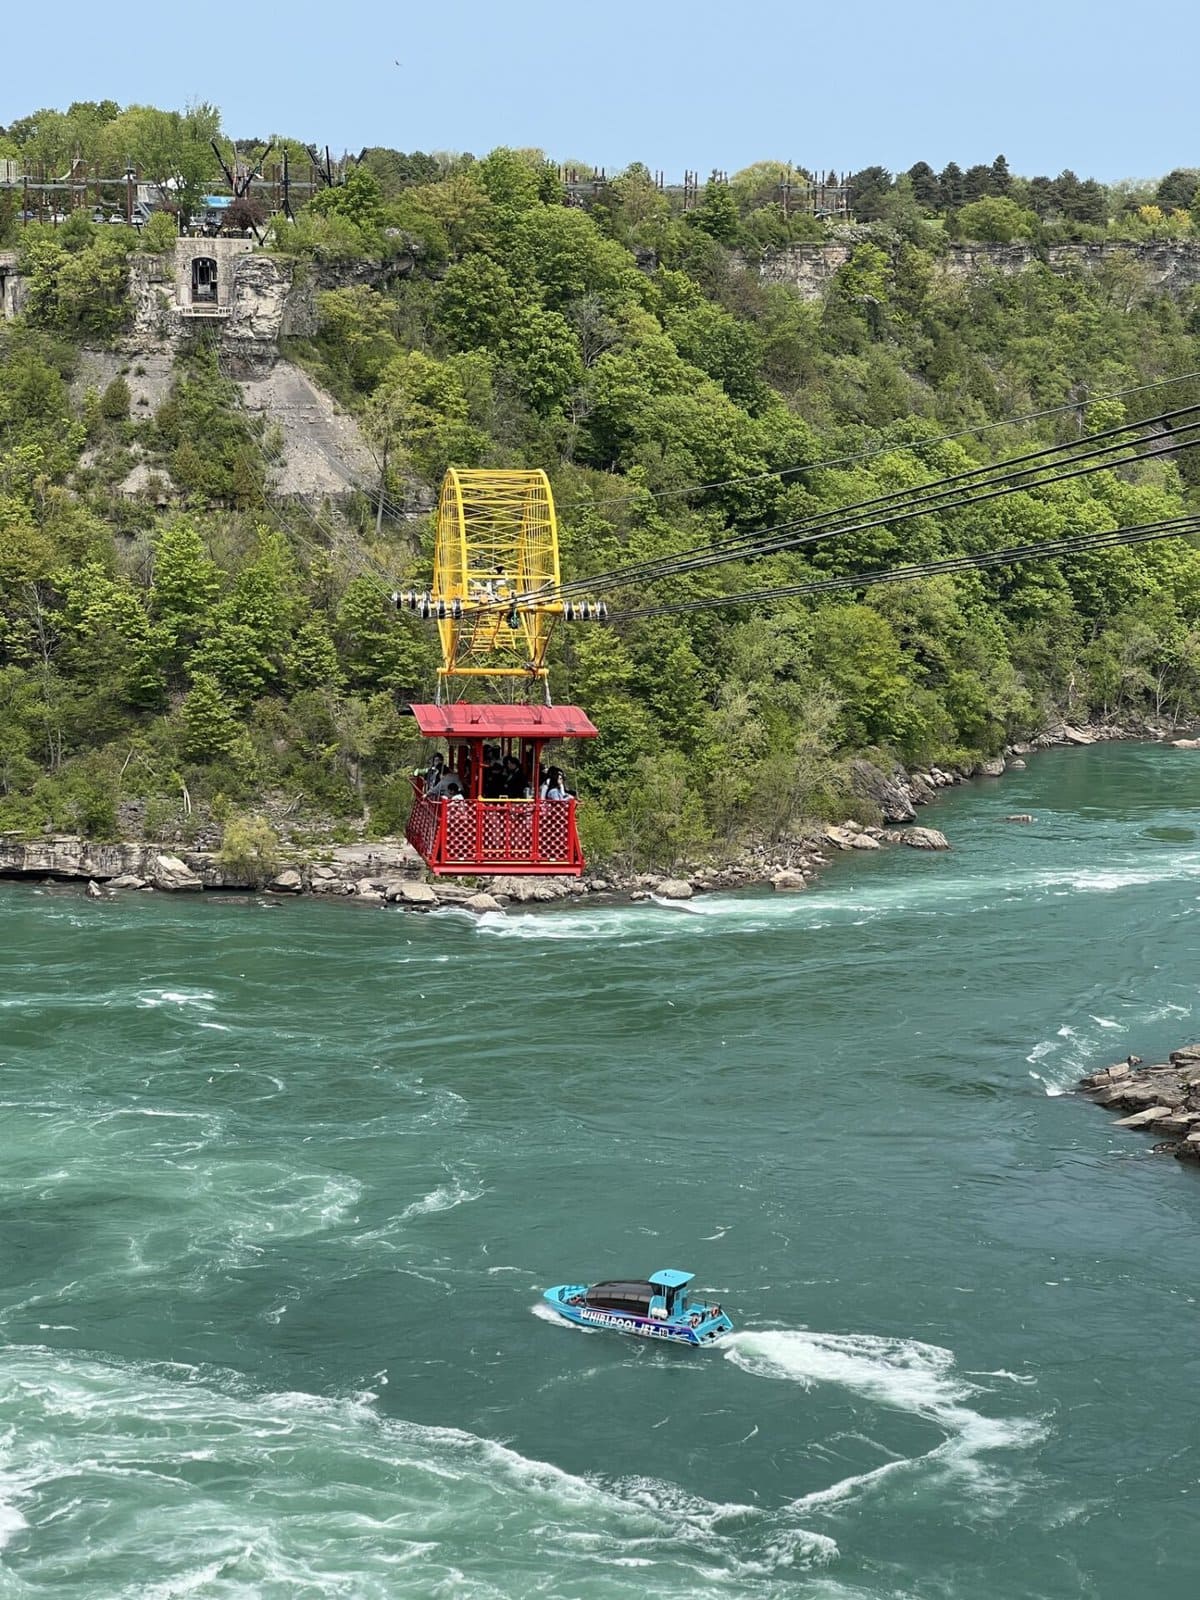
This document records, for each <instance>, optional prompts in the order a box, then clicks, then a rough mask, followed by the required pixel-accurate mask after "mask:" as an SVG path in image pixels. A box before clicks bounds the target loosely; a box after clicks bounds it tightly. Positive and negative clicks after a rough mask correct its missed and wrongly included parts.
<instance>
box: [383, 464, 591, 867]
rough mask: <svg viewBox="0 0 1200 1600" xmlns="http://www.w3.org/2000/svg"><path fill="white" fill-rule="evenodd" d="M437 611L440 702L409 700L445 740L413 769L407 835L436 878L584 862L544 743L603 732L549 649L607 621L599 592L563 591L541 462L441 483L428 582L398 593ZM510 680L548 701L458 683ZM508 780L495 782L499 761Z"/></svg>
mask: <svg viewBox="0 0 1200 1600" xmlns="http://www.w3.org/2000/svg"><path fill="white" fill-rule="evenodd" d="M392 599H393V602H394V603H395V604H396V605H397V606H403V607H405V608H407V609H410V610H413V611H416V612H418V613H419V614H420V615H421V616H423V617H426V618H429V619H431V620H435V621H436V622H437V627H438V634H439V637H440V639H441V645H442V665H441V666H440V667H439V668H438V678H437V690H436V694H435V698H434V701H433V703H432V704H420V705H417V704H414V705H413V706H412V707H411V708H410V709H411V711H412V714H413V716H414V717H415V718H416V720H417V726H418V727H419V728H420V730H421V732H422V733H423V734H424V735H425V736H426V738H428V739H431V740H436V741H438V742H439V743H440V742H442V741H444V742H445V744H446V746H447V753H446V755H444V756H443V755H442V753H441V751H440V750H439V752H438V754H437V756H435V757H434V760H433V762H432V763H431V765H430V768H429V769H428V771H427V772H426V773H425V774H424V775H418V776H415V777H414V778H413V790H414V795H413V805H412V810H411V812H410V813H409V818H408V826H407V828H406V830H405V832H406V836H407V838H408V841H409V843H410V844H411V845H412V846H413V848H414V849H415V850H417V851H418V852H419V853H420V855H421V856H422V857H423V858H424V860H425V862H426V864H427V865H428V866H429V868H430V870H431V871H432V872H433V873H435V874H437V875H438V876H446V875H453V874H457V875H464V874H478V873H512V874H519V875H526V874H531V873H532V874H536V873H554V874H559V875H564V876H566V875H569V876H572V877H578V876H579V874H580V873H581V872H582V871H583V868H584V860H583V852H582V850H581V849H580V845H579V833H578V829H577V827H576V817H575V808H576V802H575V799H574V797H573V796H571V797H569V798H567V799H550V798H547V799H542V798H541V796H540V789H541V782H542V772H543V759H542V758H543V752H544V751H545V748H546V746H548V745H550V744H552V743H556V742H558V741H559V740H562V739H594V738H595V737H596V735H597V732H598V730H597V728H596V727H595V726H594V725H593V724H592V722H591V721H590V720H589V719H588V717H587V716H586V715H585V714H584V712H583V711H581V710H580V709H579V707H578V706H555V705H552V704H551V700H550V684H549V669H548V668H547V666H546V650H547V647H548V645H549V643H550V638H551V635H552V633H553V631H554V628H555V625H556V624H557V623H558V622H559V621H570V622H577V621H578V622H583V621H588V622H602V621H605V620H606V619H607V615H608V613H607V608H606V607H605V606H604V604H603V603H602V602H597V601H591V600H588V601H578V600H572V601H564V600H563V599H562V598H561V596H560V595H559V566H558V522H557V519H556V517H555V512H554V497H553V495H552V493H551V490H550V483H549V480H548V478H547V477H546V474H545V473H544V472H498V471H463V470H459V469H456V468H453V467H452V468H451V469H450V471H449V472H447V474H446V477H445V480H444V482H443V484H442V492H441V498H440V500H439V503H438V516H437V536H436V541H435V545H434V561H433V585H432V588H431V589H430V591H429V593H428V594H419V593H416V592H412V591H408V592H405V593H397V594H394V595H393V596H392ZM487 680H493V681H495V680H499V681H500V683H502V684H503V685H504V686H505V688H507V689H508V690H509V691H510V692H512V691H513V690H514V688H516V689H517V692H518V693H524V694H525V695H526V696H529V695H530V694H531V692H532V691H540V693H539V697H538V699H537V700H533V699H530V698H526V699H524V700H519V699H517V698H515V697H514V698H513V699H511V700H509V701H508V702H507V703H496V702H489V703H478V702H474V701H466V700H465V699H454V698H452V696H453V694H454V693H455V690H456V689H457V688H458V686H459V685H460V684H462V685H463V686H465V687H472V688H473V687H477V686H482V685H485V684H486V682H487ZM498 766H502V767H503V769H504V792H503V793H500V794H497V793H495V792H494V790H495V787H496V783H497V767H498Z"/></svg>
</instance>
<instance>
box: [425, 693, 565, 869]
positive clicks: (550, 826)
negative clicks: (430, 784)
mask: <svg viewBox="0 0 1200 1600" xmlns="http://www.w3.org/2000/svg"><path fill="white" fill-rule="evenodd" d="M411 709H412V714H413V716H414V717H415V718H416V719H417V726H418V727H419V728H420V730H421V732H422V733H423V734H424V735H425V736H426V738H429V739H437V740H444V741H445V742H446V744H447V746H448V748H449V763H448V765H447V767H446V772H447V773H448V774H452V775H453V776H454V777H455V778H457V780H458V786H459V787H460V788H461V791H462V792H461V794H455V795H453V796H450V795H441V796H438V797H436V798H435V797H433V796H431V795H427V794H426V793H425V779H424V778H423V777H414V779H413V788H414V790H415V797H414V799H413V807H412V811H411V813H410V814H409V818H408V828H407V829H406V833H407V837H408V842H409V843H410V844H411V845H412V846H413V848H414V849H415V850H418V851H419V852H420V853H421V855H422V856H423V857H424V858H425V861H426V862H427V863H428V866H429V869H430V871H431V872H433V873H435V874H436V875H437V876H439V877H445V876H452V875H455V874H459V875H462V874H468V873H506V872H511V873H521V874H529V873H553V874H556V875H560V876H564V877H566V876H569V877H578V876H579V875H580V874H581V873H582V871H583V852H582V850H581V849H580V847H579V833H578V830H577V828H576V825H575V800H574V799H573V798H572V799H568V800H539V799H538V798H537V794H538V786H539V774H540V770H541V765H542V750H543V748H544V746H545V745H547V744H549V743H551V742H552V741H556V740H559V739H594V738H595V737H596V734H597V729H596V727H595V726H594V725H593V723H592V722H591V721H589V719H588V718H587V716H585V714H584V713H583V712H582V711H580V710H579V708H578V707H577V706H538V705H469V704H465V703H459V704H456V705H444V706H439V705H414V706H413V707H412V708H411ZM488 746H490V747H493V748H494V749H495V750H496V751H497V752H498V753H499V754H500V755H501V756H508V755H511V756H514V757H515V758H516V760H517V761H518V762H519V764H520V768H521V772H522V774H523V775H524V780H525V782H524V787H525V788H526V790H527V791H528V795H529V797H528V798H524V799H517V798H512V797H505V798H499V799H492V798H488V797H485V795H484V770H485V761H486V757H485V747H488Z"/></svg>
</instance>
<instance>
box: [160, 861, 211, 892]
mask: <svg viewBox="0 0 1200 1600" xmlns="http://www.w3.org/2000/svg"><path fill="white" fill-rule="evenodd" d="M150 882H151V883H152V884H153V885H154V887H155V888H156V889H163V890H165V891H166V892H167V893H168V894H179V893H182V892H183V891H185V890H196V889H203V887H204V881H203V879H201V878H200V877H198V876H197V874H196V873H194V872H193V871H192V869H191V867H189V866H186V865H185V864H184V863H183V862H182V861H181V860H180V859H179V857H178V856H170V855H158V856H151V858H150Z"/></svg>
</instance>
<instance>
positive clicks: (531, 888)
mask: <svg viewBox="0 0 1200 1600" xmlns="http://www.w3.org/2000/svg"><path fill="white" fill-rule="evenodd" d="M575 888H576V884H575V882H574V880H573V879H571V878H541V877H533V878H522V877H518V876H516V875H515V874H512V875H509V874H504V875H503V876H500V877H495V878H493V879H492V881H491V882H490V883H489V884H488V886H487V892H488V893H489V894H491V895H493V896H494V897H495V898H496V899H497V900H499V899H500V898H501V897H503V898H504V899H507V900H515V901H516V902H517V903H518V904H524V903H526V902H533V903H535V904H540V903H541V902H543V901H549V900H561V899H563V898H564V897H565V896H566V895H569V894H570V893H571V892H572V890H573V889H575Z"/></svg>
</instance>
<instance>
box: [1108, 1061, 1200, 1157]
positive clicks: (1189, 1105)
mask: <svg viewBox="0 0 1200 1600" xmlns="http://www.w3.org/2000/svg"><path fill="white" fill-rule="evenodd" d="M1079 1087H1080V1089H1081V1090H1082V1092H1083V1093H1084V1094H1086V1095H1088V1096H1089V1097H1090V1098H1091V1099H1092V1100H1094V1101H1095V1102H1096V1104H1097V1105H1101V1106H1106V1107H1112V1108H1113V1109H1115V1110H1117V1111H1123V1112H1125V1113H1126V1114H1125V1115H1124V1116H1123V1117H1120V1118H1118V1120H1117V1121H1116V1122H1115V1123H1114V1124H1113V1126H1114V1127H1115V1128H1144V1129H1145V1130H1146V1132H1147V1133H1152V1134H1153V1135H1154V1136H1155V1138H1157V1139H1158V1140H1159V1141H1160V1142H1159V1143H1158V1144H1156V1145H1155V1146H1154V1150H1155V1152H1156V1153H1157V1154H1160V1155H1172V1156H1174V1157H1175V1159H1176V1160H1177V1161H1200V1044H1187V1045H1183V1046H1182V1047H1181V1048H1180V1049H1178V1050H1172V1051H1171V1054H1170V1056H1169V1058H1168V1059H1167V1060H1166V1061H1165V1062H1164V1063H1162V1065H1160V1066H1146V1065H1144V1064H1143V1062H1141V1061H1140V1060H1139V1058H1138V1057H1137V1056H1130V1057H1128V1058H1127V1059H1126V1060H1125V1061H1118V1062H1117V1064H1116V1065H1115V1066H1112V1067H1102V1068H1101V1069H1100V1071H1099V1072H1092V1073H1089V1074H1088V1076H1087V1077H1086V1078H1080V1080H1079Z"/></svg>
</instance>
